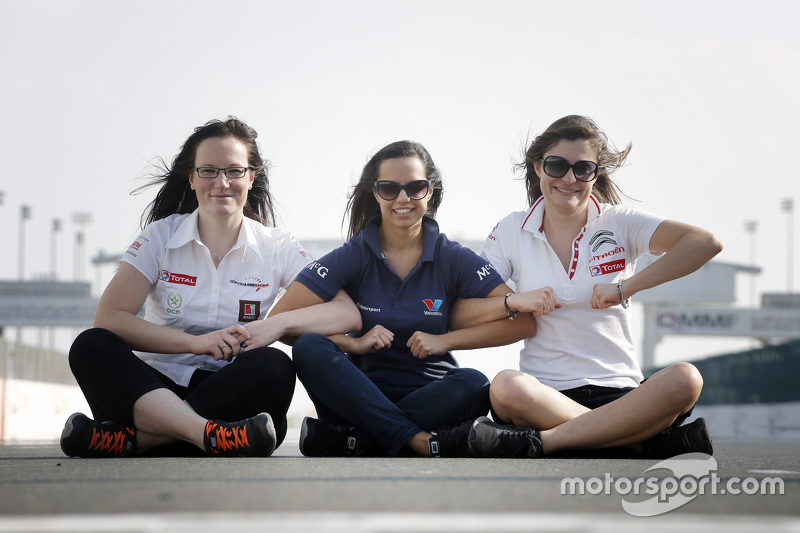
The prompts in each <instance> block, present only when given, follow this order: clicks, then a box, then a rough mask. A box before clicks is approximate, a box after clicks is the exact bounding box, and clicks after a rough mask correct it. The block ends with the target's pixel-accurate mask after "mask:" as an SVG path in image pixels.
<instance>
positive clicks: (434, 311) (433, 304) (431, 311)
mask: <svg viewBox="0 0 800 533" xmlns="http://www.w3.org/2000/svg"><path fill="white" fill-rule="evenodd" d="M422 303H424V304H425V307H427V308H428V310H427V311H423V312H424V313H425V314H426V315H433V316H444V315H443V314H442V312H441V311H439V308H440V307H441V306H442V301H441V300H422Z"/></svg>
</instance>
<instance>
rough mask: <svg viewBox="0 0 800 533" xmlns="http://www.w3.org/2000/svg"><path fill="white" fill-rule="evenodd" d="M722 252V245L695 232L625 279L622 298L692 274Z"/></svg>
mask: <svg viewBox="0 0 800 533" xmlns="http://www.w3.org/2000/svg"><path fill="white" fill-rule="evenodd" d="M721 250H722V244H721V243H720V241H719V240H718V239H717V238H716V237H715V236H714V235H713V234H711V233H708V232H705V231H703V232H694V233H687V234H685V235H683V236H682V237H681V238H680V239H679V240H678V241H677V242H676V243H675V245H674V246H672V248H671V249H670V250H669V251H668V252H667V253H666V254H664V256H663V257H661V258H659V259H658V260H656V261H654V262H653V263H652V264H651V265H650V266H648V267H647V268H645V269H643V270H642V271H640V272H638V273H637V274H636V275H634V276H631V277H630V278H628V279H626V280H625V281H624V283H623V287H624V292H625V296H626V297H628V296H633V295H634V294H636V293H637V292H640V291H643V290H646V289H649V288H651V287H655V286H657V285H661V284H662V283H666V282H668V281H672V280H674V279H678V278H681V277H683V276H686V275H687V274H691V273H692V272H694V271H696V270H697V269H699V268H700V267H702V266H703V265H705V264H706V263H708V262H709V261H710V260H711V259H712V258H713V257H714V256H716V255H717V254H718V253H719V252H720V251H721Z"/></svg>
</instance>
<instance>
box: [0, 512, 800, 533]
mask: <svg viewBox="0 0 800 533" xmlns="http://www.w3.org/2000/svg"><path fill="white" fill-rule="evenodd" d="M220 528H222V529H221V530H223V531H236V532H237V533H263V532H264V531H278V532H281V533H308V532H315V533H317V532H320V533H323V532H324V533H400V532H410V531H414V532H415V533H439V532H443V531H445V532H446V531H458V532H460V533H490V532H491V533H495V532H498V531H502V532H503V533H522V532H531V533H546V532H555V533H562V532H563V533H583V532H586V533H627V532H630V533H634V532H639V531H643V530H646V531H647V532H648V533H662V532H665V533H666V532H672V531H681V533H695V532H698V533H708V532H712V531H713V532H716V531H725V532H726V533H740V532H742V533H743V532H751V531H752V532H759V533H760V532H762V531H770V532H771V533H784V532H786V533H797V532H798V531H800V517H796V516H764V515H760V516H755V515H730V514H726V515H699V514H677V513H673V514H671V515H665V516H659V517H654V518H634V517H631V516H628V515H625V514H609V513H602V514H587V513H576V514H557V513H496V514H494V513H319V512H310V513H193V514H187V513H156V514H107V515H96V514H94V515H50V516H6V517H2V518H0V533H6V532H14V533H51V532H58V533H95V532H104V533H105V532H108V533H134V532H135V533H162V532H163V533H167V532H169V533H190V532H191V533H196V532H197V531H209V530H218V529H220Z"/></svg>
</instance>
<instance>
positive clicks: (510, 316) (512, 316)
mask: <svg viewBox="0 0 800 533" xmlns="http://www.w3.org/2000/svg"><path fill="white" fill-rule="evenodd" d="M512 294H514V293H513V292H509V293H508V294H506V297H505V298H503V305H504V306H505V308H506V318H508V319H509V320H514V319H515V318H517V313H519V311H513V312H512V311H511V308H510V307H508V297H509V296H511V295H512Z"/></svg>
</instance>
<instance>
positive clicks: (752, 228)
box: [744, 220, 758, 307]
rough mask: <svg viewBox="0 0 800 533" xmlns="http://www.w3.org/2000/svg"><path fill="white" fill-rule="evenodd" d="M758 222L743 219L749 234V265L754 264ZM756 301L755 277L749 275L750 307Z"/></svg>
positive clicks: (753, 305)
mask: <svg viewBox="0 0 800 533" xmlns="http://www.w3.org/2000/svg"><path fill="white" fill-rule="evenodd" d="M757 229H758V222H757V221H755V220H745V222H744V230H745V231H746V232H747V233H748V234H750V266H753V267H754V266H756V230H757ZM755 302H756V277H755V275H753V276H751V277H750V307H755Z"/></svg>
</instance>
